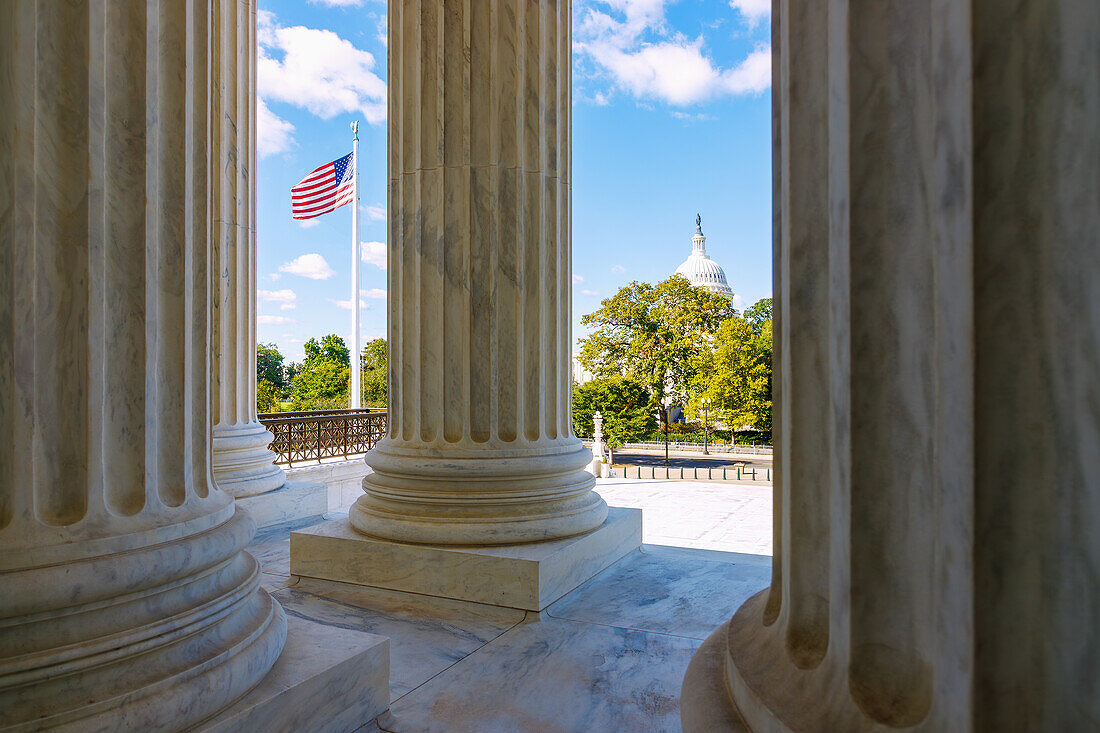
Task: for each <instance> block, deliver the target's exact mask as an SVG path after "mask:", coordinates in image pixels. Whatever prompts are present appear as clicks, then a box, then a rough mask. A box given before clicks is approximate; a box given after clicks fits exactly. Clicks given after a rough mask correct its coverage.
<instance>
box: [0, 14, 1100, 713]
mask: <svg viewBox="0 0 1100 733" xmlns="http://www.w3.org/2000/svg"><path fill="white" fill-rule="evenodd" d="M387 12H388V20H389V43H388V48H389V64H388V68H389V69H390V78H389V79H388V88H389V91H390V103H389V115H388V125H389V176H390V181H389V201H388V222H389V226H390V232H389V237H388V247H389V261H390V262H391V263H392V266H391V267H390V268H389V270H388V276H389V284H388V292H389V334H388V341H389V345H390V359H389V367H390V374H389V379H390V385H391V389H390V400H391V404H390V420H389V433H388V435H387V437H386V438H385V439H384V440H383V441H381V443H380V444H379V445H378V446H377V447H376V448H375V449H374V450H372V451H371V452H370V453H369V454H368V455H367V456H366V458H365V462H366V463H367V464H369V465H370V466H371V467H372V468H373V471H372V472H371V473H369V474H368V475H367V476H366V478H365V479H364V480H363V481H362V483H361V486H360V489H361V490H360V491H358V492H352V495H350V496H349V494H348V492H347V490H346V487H344V486H340V487H339V488H338V490H336V491H334V492H332V495H333V496H336V497H339V498H341V499H343V498H344V497H347V499H348V501H347V502H346V512H345V511H336V512H327V513H325V514H324V516H323V517H320V518H318V516H317V515H318V514H320V513H321V512H323V511H324V510H325V508H326V507H327V501H328V498H327V497H328V495H329V490H328V489H327V488H326V486H325V485H324V484H322V483H318V482H316V481H293V480H292V481H287V480H286V475H285V472H284V471H283V469H281V468H279V467H278V466H276V465H274V463H273V461H272V458H273V454H272V452H271V451H270V450H269V448H268V445H269V442H270V440H271V435H270V433H268V432H267V431H266V430H265V429H264V428H263V426H262V425H261V424H260V423H259V422H258V421H257V419H256V412H255V407H254V405H255V374H254V368H253V365H252V359H253V353H254V350H255V340H256V333H255V306H254V301H255V288H256V282H255V267H254V263H255V247H256V237H255V183H254V173H255V161H256V155H255V144H256V142H255V124H256V115H255V112H256V93H255V81H256V80H255V66H256V45H255V22H256V17H255V14H256V8H255V4H254V2H253V0H178V1H176V2H155V1H154V0H146V1H145V2H142V0H128V2H84V3H82V2H60V1H55V0H6V1H5V2H0V731H39V730H62V731H74V732H79V733H85V732H88V731H92V732H99V731H103V732H107V731H182V730H203V731H225V732H230V731H234V732H235V731H275V732H279V731H326V732H327V731H334V732H344V731H355V730H363V731H378V730H384V731H432V730H438V731H478V732H481V731H532V732H538V733H542V732H544V731H651V730H652V731H659V730H672V731H675V730H681V729H682V730H685V731H688V732H689V733H695V732H699V731H723V730H736V731H745V730H751V731H885V730H891V729H894V730H912V731H1006V730H1026V731H1033V730H1034V731H1078V730H1082V731H1083V730H1095V729H1097V728H1098V726H1100V621H1098V619H1100V530H1098V529H1097V528H1098V527H1100V124H1098V120H1100V40H1098V39H1100V9H1098V6H1097V4H1096V3H1095V1H1094V0H1046V1H1045V2H1033V1H1031V0H821V1H820V2H808V1H807V0H773V3H772V17H771V22H772V28H773V43H772V53H773V74H772V76H773V90H772V99H773V104H774V114H773V120H774V127H773V159H774V167H773V180H772V185H773V192H774V195H773V201H774V208H775V217H774V222H775V229H774V237H773V253H774V274H775V280H774V284H773V285H774V287H773V290H774V299H775V319H774V324H775V334H774V337H775V338H774V342H775V360H776V363H775V370H774V373H775V378H774V403H775V416H774V423H775V441H774V442H775V448H776V450H775V455H774V483H775V485H774V488H773V489H768V488H767V487H763V486H760V485H759V484H756V485H746V486H740V485H736V484H713V485H712V484H705V485H700V484H696V483H693V482H683V481H669V482H661V481H649V482H647V481H636V480H635V481H622V480H619V481H615V480H611V481H604V482H601V483H599V484H598V485H597V484H596V482H595V480H594V479H593V477H592V476H591V475H590V474H589V473H587V472H586V471H585V470H584V467H585V466H586V465H587V464H588V463H589V461H590V454H589V451H588V450H587V449H586V448H585V447H584V446H582V445H581V443H580V441H579V440H578V439H577V438H576V436H574V435H573V434H572V430H571V420H570V415H569V412H570V404H569V395H570V382H569V374H570V343H571V339H570V333H569V324H570V323H571V321H572V319H571V312H570V309H571V304H570V299H569V292H570V286H569V273H570V272H571V267H570V258H571V253H572V241H571V219H570V207H571V195H572V193H571V191H572V189H571V183H572V181H571V162H572V145H571V142H572V139H571V117H570V109H571V80H570V68H571V65H570V59H571V29H570V23H571V3H570V2H569V1H568V0H492V1H490V0H486V1H485V2H480V1H478V2H451V0H408V2H391V3H390V5H389V8H388V11H387ZM165 130H171V131H172V134H170V135H169V134H165ZM455 222H459V223H461V226H455V225H454V223H455ZM325 473H326V475H329V476H331V477H332V478H333V480H334V481H336V480H342V481H346V478H347V476H346V472H344V473H342V472H340V471H339V470H337V469H325ZM314 475H322V474H318V473H315V474H314ZM342 503H344V502H342ZM258 525H259V526H262V527H263V529H262V531H261V532H260V533H259V534H257V530H256V527H257V526H258ZM769 530H770V531H769ZM671 545H679V547H672V546H671ZM719 547H720V548H723V549H725V550H727V552H721V551H718V550H716V549H714V548H719ZM729 550H733V552H729ZM772 558H774V561H773V559H772Z"/></svg>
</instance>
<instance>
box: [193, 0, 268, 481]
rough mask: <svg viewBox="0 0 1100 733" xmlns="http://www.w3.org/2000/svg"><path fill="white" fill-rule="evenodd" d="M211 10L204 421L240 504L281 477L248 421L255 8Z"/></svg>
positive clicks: (251, 398)
mask: <svg viewBox="0 0 1100 733" xmlns="http://www.w3.org/2000/svg"><path fill="white" fill-rule="evenodd" d="M214 9H215V12H214V14H213V19H214V20H213V22H214V26H213V30H214V33H213V38H212V44H213V46H214V48H215V50H216V52H217V53H218V56H219V58H220V60H221V63H220V64H217V65H215V66H213V67H211V99H210V104H211V117H210V119H211V121H212V124H211V130H210V157H211V166H212V167H211V171H210V207H211V210H210V231H211V234H212V235H213V258H214V268H213V271H214V272H215V273H216V279H215V280H214V283H213V286H212V287H213V289H212V292H211V303H212V305H213V309H212V315H211V352H210V374H211V391H210V414H211V416H212V421H213V423H214V428H213V464H214V480H215V481H217V483H218V486H219V487H220V488H221V489H222V490H223V491H225V492H227V493H229V494H231V495H232V496H237V497H242V496H255V495H256V494H262V493H264V492H266V491H272V490H274V489H277V488H279V487H280V486H282V485H283V483H284V482H285V481H286V473H285V472H284V471H283V469H282V468H281V467H279V466H276V465H275V454H274V453H273V452H272V451H270V450H268V445H270V444H271V441H272V440H273V436H272V435H271V433H270V432H268V430H267V429H266V428H265V427H264V426H263V425H262V424H261V423H260V421H259V420H258V419H257V417H256V185H255V182H254V181H253V180H252V176H253V175H254V174H255V171H256V39H255V30H254V27H253V26H254V24H255V21H254V20H253V18H254V15H255V12H256V9H255V5H254V4H253V2H252V0H243V1H239V2H232V1H231V0H218V2H215V3H214Z"/></svg>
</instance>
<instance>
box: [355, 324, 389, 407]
mask: <svg viewBox="0 0 1100 733" xmlns="http://www.w3.org/2000/svg"><path fill="white" fill-rule="evenodd" d="M359 363H360V365H361V368H362V382H361V385H362V390H361V391H362V399H363V404H364V405H367V406H368V407H386V394H387V385H388V384H389V382H388V380H387V377H386V339H382V338H378V339H374V340H373V341H368V342H367V345H366V346H364V347H363V352H362V354H360V359H359Z"/></svg>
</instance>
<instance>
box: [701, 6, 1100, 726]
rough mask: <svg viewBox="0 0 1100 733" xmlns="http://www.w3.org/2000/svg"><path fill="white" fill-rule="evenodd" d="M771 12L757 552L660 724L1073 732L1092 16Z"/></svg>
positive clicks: (1092, 181) (1095, 384)
mask: <svg viewBox="0 0 1100 733" xmlns="http://www.w3.org/2000/svg"><path fill="white" fill-rule="evenodd" d="M1023 5H1025V4H1021V3H1005V2H1000V1H999V0H950V1H948V2H928V1H926V0H921V1H920V2H913V1H911V0H890V1H889V2H859V3H856V2H826V3H798V2H793V1H790V2H788V1H787V0H782V1H781V2H778V3H776V6H775V7H776V15H775V17H774V18H773V23H774V25H773V28H774V31H773V33H774V42H773V54H774V69H775V74H774V78H775V91H774V100H775V105H776V115H775V145H776V150H775V154H774V161H775V184H776V189H775V196H774V200H775V202H776V206H777V217H776V220H775V226H776V228H775V238H774V244H775V265H776V270H775V274H776V281H775V284H774V292H775V303H776V309H775V320H774V324H775V334H774V336H775V338H774V344H775V359H776V367H775V374H776V377H775V380H774V385H775V395H774V403H775V430H776V434H775V445H776V456H775V470H776V481H775V503H774V506H775V557H774V562H773V580H772V585H771V588H770V589H768V590H766V591H764V592H762V593H760V594H759V595H757V596H755V597H754V598H752V599H750V600H749V601H748V602H746V603H745V604H744V605H743V606H742V607H741V608H740V609H739V610H738V611H737V612H736V614H735V615H734V617H733V619H732V620H731V621H730V623H729V624H728V625H727V626H724V627H723V628H722V629H720V630H718V631H717V632H716V633H715V634H714V635H713V636H712V637H711V638H710V639H708V641H707V642H706V643H705V644H704V645H703V647H702V648H701V649H700V651H699V654H698V655H697V656H696V659H695V660H694V661H693V663H692V666H691V668H690V669H689V671H688V675H687V677H686V679H685V682H684V694H683V708H682V710H683V715H682V720H683V724H684V729H685V731H688V733H692V732H694V731H713V730H720V729H736V726H737V725H738V718H742V719H743V720H744V722H745V723H747V725H748V727H749V729H751V730H754V731H765V730H766V731H788V730H838V731H839V730H843V731H872V730H875V731H878V730H885V729H887V728H893V729H898V728H905V729H911V730H928V731H941V730H1079V729H1086V728H1089V727H1090V726H1094V725H1095V722H1096V721H1097V720H1100V687H1098V682H1097V680H1100V668H1098V661H1097V653H1096V650H1097V649H1100V627H1098V626H1097V624H1096V622H1095V620H1096V617H1097V611H1098V609H1100V533H1098V532H1096V531H1095V527H1097V526H1100V501H1098V498H1097V497H1098V493H1097V490H1096V489H1097V486H1100V428H1098V424H1100V410H1098V408H1097V405H1100V378H1098V372H1097V364H1100V250H1098V249H1097V245H1096V243H1097V241H1098V240H1100V205H1098V202H1100V176H1098V175H1097V171H1100V127H1098V126H1097V125H1096V119H1097V115H1098V114H1100V46H1098V45H1097V43H1096V38H1097V37H1100V14H1098V13H1097V12H1096V9H1095V7H1094V6H1093V5H1091V4H1088V3H1083V2H1076V1H1074V0H1052V1H1051V2H1048V3H1043V4H1041V5H1030V6H1028V8H1027V10H1026V11H1025V10H1024V8H1023Z"/></svg>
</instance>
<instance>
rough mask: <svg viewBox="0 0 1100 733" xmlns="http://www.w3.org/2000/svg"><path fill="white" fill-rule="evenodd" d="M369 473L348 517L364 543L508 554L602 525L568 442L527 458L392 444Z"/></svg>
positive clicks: (371, 457) (370, 457)
mask: <svg viewBox="0 0 1100 733" xmlns="http://www.w3.org/2000/svg"><path fill="white" fill-rule="evenodd" d="M364 460H365V461H366V463H367V465H368V466H370V467H371V469H372V472H371V473H369V474H367V476H366V477H365V478H364V479H363V492H364V493H363V496H360V497H359V499H358V501H356V502H355V504H354V505H353V506H352V507H351V510H350V511H349V521H350V522H351V525H352V526H353V527H354V528H355V529H356V530H358V531H359V532H362V533H363V534H365V535H369V536H371V537H378V538H381V539H386V540H390V541H393V542H414V543H419V544H426V545H515V544H519V543H521V542H545V541H548V540H557V539H561V538H563V537H569V536H572V535H579V534H583V533H585V532H589V531H591V530H593V529H595V528H596V527H599V526H600V525H601V524H603V522H604V521H605V520H606V519H607V504H606V503H604V500H603V499H601V498H600V495H599V494H597V493H596V492H595V491H593V488H594V487H595V486H596V479H595V478H594V477H593V476H592V474H590V473H588V471H587V470H585V468H586V467H587V465H588V464H589V463H590V462H591V460H592V453H591V451H589V450H588V449H587V448H585V447H584V445H582V444H581V442H580V441H579V440H577V439H576V438H567V439H562V440H560V441H557V442H548V443H547V444H545V445H544V444H532V445H531V446H530V447H527V448H517V447H515V446H505V447H470V446H466V447H458V446H455V447H451V448H449V449H447V450H446V451H439V450H436V449H434V448H430V447H425V446H424V445H421V444H416V443H413V444H409V443H402V442H400V441H397V440H394V439H392V438H385V439H383V440H381V441H379V443H378V445H376V446H375V447H374V448H373V449H371V451H370V452H369V453H367V455H366V457H365V458H364Z"/></svg>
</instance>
